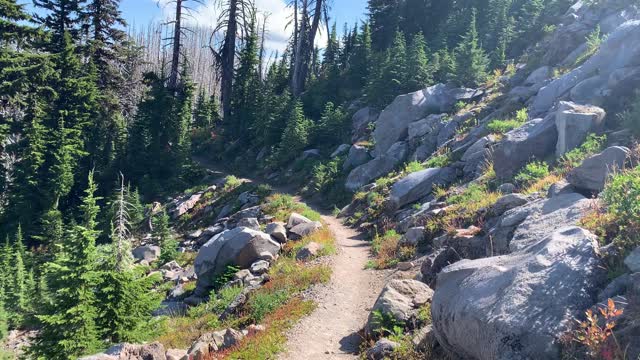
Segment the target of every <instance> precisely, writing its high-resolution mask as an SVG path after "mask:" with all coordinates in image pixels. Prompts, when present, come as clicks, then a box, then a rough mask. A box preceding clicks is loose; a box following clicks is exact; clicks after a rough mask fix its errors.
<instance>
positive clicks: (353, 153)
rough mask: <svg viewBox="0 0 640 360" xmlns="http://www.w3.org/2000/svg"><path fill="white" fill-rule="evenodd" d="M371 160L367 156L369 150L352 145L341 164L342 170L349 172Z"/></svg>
mask: <svg viewBox="0 0 640 360" xmlns="http://www.w3.org/2000/svg"><path fill="white" fill-rule="evenodd" d="M370 160H371V156H370V155H369V149H367V148H366V147H364V146H361V145H357V144H356V145H353V146H351V148H350V149H349V154H348V155H347V158H346V159H345V161H344V164H342V168H343V169H344V170H349V169H351V168H354V167H358V166H360V165H362V164H366V163H367V162H369V161H370Z"/></svg>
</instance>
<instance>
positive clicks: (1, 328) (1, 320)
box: [0, 286, 9, 341]
mask: <svg viewBox="0 0 640 360" xmlns="http://www.w3.org/2000/svg"><path fill="white" fill-rule="evenodd" d="M4 298H5V294H4V288H3V287H2V286H0V341H2V340H4V338H5V337H6V336H7V334H8V333H9V315H8V314H7V311H6V309H5V301H4Z"/></svg>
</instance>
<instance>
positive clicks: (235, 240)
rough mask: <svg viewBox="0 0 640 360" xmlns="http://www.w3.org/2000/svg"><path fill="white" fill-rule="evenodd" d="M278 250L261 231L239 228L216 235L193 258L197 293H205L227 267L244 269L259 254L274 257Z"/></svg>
mask: <svg viewBox="0 0 640 360" xmlns="http://www.w3.org/2000/svg"><path fill="white" fill-rule="evenodd" d="M279 251H280V244H278V243H277V242H275V241H273V240H272V239H271V236H269V235H268V234H265V233H263V232H261V231H256V230H252V229H248V228H243V227H239V228H235V229H233V230H227V231H225V232H223V233H220V234H218V235H216V236H215V237H213V238H212V239H211V240H209V241H208V242H207V243H206V244H204V246H202V248H200V251H198V255H197V256H196V260H195V270H196V273H197V275H198V290H199V292H198V293H200V294H202V293H203V292H205V293H206V290H208V289H209V288H210V287H211V286H212V285H213V281H214V279H215V277H216V276H217V275H220V274H221V273H223V272H224V271H225V269H226V267H227V265H236V266H239V267H241V268H243V269H246V268H248V267H250V266H251V264H253V263H254V262H256V261H257V260H260V259H261V256H262V255H261V254H262V253H269V254H271V255H273V256H275V255H277V254H278V252H279Z"/></svg>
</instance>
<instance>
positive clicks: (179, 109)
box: [165, 65, 195, 176]
mask: <svg viewBox="0 0 640 360" xmlns="http://www.w3.org/2000/svg"><path fill="white" fill-rule="evenodd" d="M194 89H195V86H194V85H193V82H191V78H190V77H189V72H188V69H187V66H186V65H185V66H184V67H183V68H182V74H181V76H180V84H179V87H178V91H177V95H176V97H175V101H174V102H173V103H174V106H175V109H174V111H175V115H174V116H173V117H172V118H170V119H169V121H168V123H169V125H170V130H169V131H170V133H171V134H170V143H171V144H174V146H173V147H171V153H170V157H171V158H172V160H173V161H172V163H171V164H165V166H167V167H169V166H170V168H167V172H171V170H173V174H172V175H173V176H178V175H180V174H181V173H182V170H183V169H182V167H183V166H184V165H186V164H187V163H188V162H189V153H190V151H191V133H190V130H191V124H192V122H193V91H194Z"/></svg>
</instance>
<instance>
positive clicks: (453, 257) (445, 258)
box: [420, 247, 462, 288]
mask: <svg viewBox="0 0 640 360" xmlns="http://www.w3.org/2000/svg"><path fill="white" fill-rule="evenodd" d="M461 259H462V257H461V256H460V254H458V252H457V251H455V250H454V249H453V248H450V247H445V248H443V249H439V250H437V251H436V252H435V253H433V254H431V255H429V256H427V258H426V259H425V260H424V262H423V263H422V266H421V267H420V274H421V275H422V281H423V282H424V283H426V284H427V285H429V286H431V288H436V280H437V277H438V274H439V273H440V271H442V269H444V268H445V267H447V266H449V265H451V264H454V263H456V262H458V261H460V260H461Z"/></svg>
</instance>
